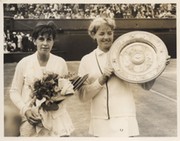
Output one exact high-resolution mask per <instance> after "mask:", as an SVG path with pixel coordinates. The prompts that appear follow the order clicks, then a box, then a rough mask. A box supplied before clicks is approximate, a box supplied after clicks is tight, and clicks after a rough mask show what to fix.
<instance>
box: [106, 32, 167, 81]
mask: <svg viewBox="0 0 180 141" xmlns="http://www.w3.org/2000/svg"><path fill="white" fill-rule="evenodd" d="M167 57H168V51H167V48H166V45H165V44H164V42H163V41H162V40H161V39H160V38H159V37H157V36H156V35H154V34H152V33H149V32H145V31H132V32H128V33H126V34H123V35H122V36H120V37H118V38H117V39H116V40H115V41H114V43H113V45H112V47H111V49H110V51H109V61H110V64H111V65H112V67H113V68H114V70H115V71H114V72H115V75H117V76H118V77H119V78H121V79H123V80H125V81H128V82H131V83H144V82H148V81H150V80H153V79H155V78H156V77H158V76H159V75H160V74H161V73H162V72H163V70H164V69H165V67H166V60H167Z"/></svg>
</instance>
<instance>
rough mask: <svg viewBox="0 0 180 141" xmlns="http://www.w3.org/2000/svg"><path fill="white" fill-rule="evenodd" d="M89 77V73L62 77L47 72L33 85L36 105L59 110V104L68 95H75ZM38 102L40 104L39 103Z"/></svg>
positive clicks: (47, 109)
mask: <svg viewBox="0 0 180 141" xmlns="http://www.w3.org/2000/svg"><path fill="white" fill-rule="evenodd" d="M87 77H88V75H85V76H84V77H79V76H77V75H75V74H73V73H69V74H68V75H66V76H64V77H60V76H59V75H58V74H56V73H45V74H44V75H43V77H42V78H41V79H37V80H36V81H35V82H34V84H33V85H32V91H33V96H34V98H33V99H34V100H33V104H34V106H39V107H40V108H42V109H43V110H46V111H54V110H58V108H59V107H58V104H59V103H61V102H62V101H63V100H65V99H66V98H67V97H68V96H70V95H73V94H74V91H75V90H77V89H79V88H80V87H81V85H82V84H83V82H84V81H85V80H86V79H87ZM37 103H40V104H38V105H37Z"/></svg>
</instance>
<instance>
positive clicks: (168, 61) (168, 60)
mask: <svg viewBox="0 0 180 141" xmlns="http://www.w3.org/2000/svg"><path fill="white" fill-rule="evenodd" d="M170 59H171V56H169V55H168V57H167V59H166V65H168V64H169V63H170Z"/></svg>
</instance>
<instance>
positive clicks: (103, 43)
mask: <svg viewBox="0 0 180 141" xmlns="http://www.w3.org/2000/svg"><path fill="white" fill-rule="evenodd" d="M113 37H114V32H113V30H112V29H111V27H110V26H109V25H107V24H102V25H101V26H100V27H99V29H98V30H97V32H96V34H95V35H94V39H96V41H97V44H98V47H99V49H100V50H102V51H104V52H107V51H109V49H110V47H111V45H112V43H113Z"/></svg>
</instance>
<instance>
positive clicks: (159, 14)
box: [3, 3, 176, 53]
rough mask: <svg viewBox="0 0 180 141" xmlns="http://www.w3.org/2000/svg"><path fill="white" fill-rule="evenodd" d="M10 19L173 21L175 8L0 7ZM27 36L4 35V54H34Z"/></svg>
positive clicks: (40, 5) (29, 5) (96, 5)
mask: <svg viewBox="0 0 180 141" xmlns="http://www.w3.org/2000/svg"><path fill="white" fill-rule="evenodd" d="M3 6H4V15H5V16H6V14H8V13H11V14H12V13H13V15H11V16H12V17H13V18H14V19H93V18H95V17H98V16H105V17H111V18H124V19H127V18H139V19H140V18H176V4H171V3H165V4H4V5H3ZM34 50H35V46H34V44H33V41H32V37H31V35H30V34H28V33H22V32H12V33H11V32H10V31H9V30H7V31H4V52H5V53H6V52H16V51H22V52H29V51H34Z"/></svg>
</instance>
